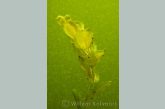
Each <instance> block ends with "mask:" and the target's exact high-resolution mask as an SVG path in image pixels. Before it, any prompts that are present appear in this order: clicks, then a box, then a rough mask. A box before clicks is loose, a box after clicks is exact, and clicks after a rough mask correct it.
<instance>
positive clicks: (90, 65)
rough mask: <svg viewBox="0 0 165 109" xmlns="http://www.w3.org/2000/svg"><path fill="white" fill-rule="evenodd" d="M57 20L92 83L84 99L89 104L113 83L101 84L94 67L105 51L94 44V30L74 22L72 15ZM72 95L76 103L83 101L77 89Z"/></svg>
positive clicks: (59, 17)
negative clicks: (89, 101)
mask: <svg viewBox="0 0 165 109" xmlns="http://www.w3.org/2000/svg"><path fill="white" fill-rule="evenodd" d="M56 20H57V23H58V24H59V25H60V26H61V27H62V29H63V30H64V32H65V33H66V35H67V36H68V38H69V40H70V42H71V44H72V45H73V47H74V49H75V51H76V52H77V55H78V60H79V63H80V66H81V68H82V69H83V70H84V72H85V73H86V74H87V78H88V80H89V81H90V83H91V85H90V87H89V89H88V90H87V94H86V96H85V97H84V98H83V101H84V102H87V101H88V100H90V99H93V97H94V96H95V95H97V94H98V93H99V92H101V91H103V90H104V89H106V88H107V87H108V86H110V84H111V81H107V82H104V83H102V84H100V83H99V75H97V74H96V73H95V72H94V67H95V66H96V65H97V64H98V63H99V62H100V60H101V58H102V57H103V56H104V54H105V50H104V49H103V50H98V49H97V45H96V44H95V43H94V39H93V32H92V30H91V29H85V28H84V24H83V23H82V22H79V21H74V20H72V18H71V16H70V15H65V16H58V17H57V18H56ZM72 93H73V96H74V99H75V101H76V102H80V101H81V100H82V99H81V98H80V97H81V96H80V95H79V93H78V92H77V90H76V89H73V91H72ZM77 108H78V109H81V108H82V107H81V106H77ZM84 108H85V107H84Z"/></svg>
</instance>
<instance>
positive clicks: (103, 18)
mask: <svg viewBox="0 0 165 109" xmlns="http://www.w3.org/2000/svg"><path fill="white" fill-rule="evenodd" d="M47 6H48V19H47V24H48V25H47V29H48V32H47V36H48V38H47V44H48V45H47V56H48V58H47V59H48V62H47V64H48V65H47V72H48V74H47V80H48V81H47V82H48V83H47V84H48V88H47V92H48V96H47V99H48V100H47V103H48V109H64V107H63V105H62V101H64V100H65V101H66V100H67V101H69V103H70V104H67V103H68V102H66V103H65V105H66V106H67V105H68V107H66V109H77V107H76V106H72V102H74V98H73V95H72V89H74V88H75V89H77V90H78V92H79V93H80V94H81V95H82V98H83V97H84V96H85V94H86V91H87V89H88V87H89V85H90V82H89V81H88V80H87V75H86V74H85V72H84V71H83V70H82V69H81V67H80V65H79V62H78V57H77V53H76V52H75V50H74V49H73V46H72V44H71V43H70V41H69V39H68V37H67V36H66V34H65V33H64V32H63V30H62V28H61V27H60V26H59V25H58V24H57V22H56V17H57V16H58V15H62V16H64V15H66V14H69V15H71V17H72V19H74V20H79V21H81V22H83V23H84V25H85V28H90V29H92V31H93V33H94V42H95V43H96V44H97V47H98V49H100V50H102V49H104V48H105V49H106V52H105V56H104V57H103V58H102V59H101V61H100V63H99V64H98V65H97V66H96V67H95V71H96V72H97V74H98V75H99V76H100V82H101V81H102V82H103V81H112V84H111V86H109V87H108V88H107V89H106V90H104V91H103V92H102V93H100V94H98V95H97V96H96V97H95V98H94V99H93V100H90V101H89V103H90V104H89V105H88V106H86V109H118V108H119V105H118V104H119V12H118V10H119V1H118V0H81V1H80V0H70V1H69V0H48V2H47ZM100 102H101V103H111V106H110V104H109V105H108V106H103V104H101V105H100V104H99V103H100ZM113 103H116V104H117V106H116V105H113Z"/></svg>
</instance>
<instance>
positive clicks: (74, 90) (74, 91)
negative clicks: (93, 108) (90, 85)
mask: <svg viewBox="0 0 165 109" xmlns="http://www.w3.org/2000/svg"><path fill="white" fill-rule="evenodd" d="M72 94H73V96H74V99H75V101H76V104H79V103H80V102H81V99H80V98H81V96H80V94H79V93H78V92H77V90H76V89H73V91H72ZM77 108H78V109H82V107H81V105H77Z"/></svg>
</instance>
